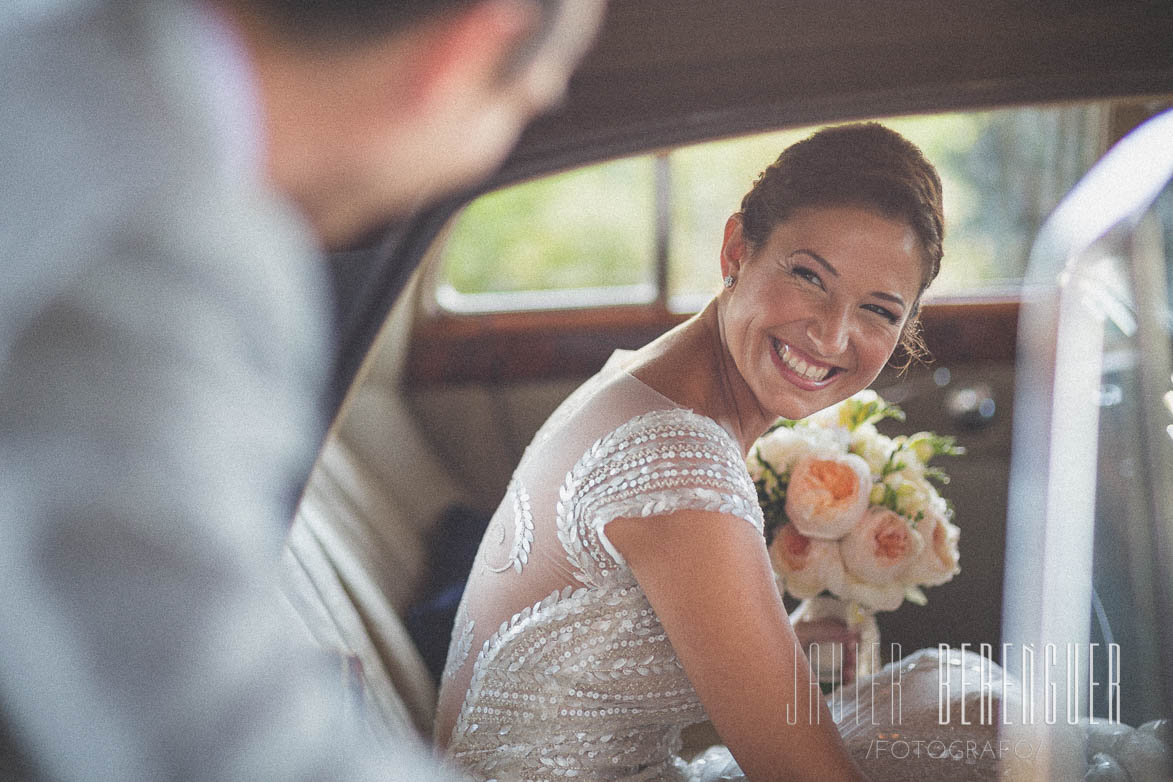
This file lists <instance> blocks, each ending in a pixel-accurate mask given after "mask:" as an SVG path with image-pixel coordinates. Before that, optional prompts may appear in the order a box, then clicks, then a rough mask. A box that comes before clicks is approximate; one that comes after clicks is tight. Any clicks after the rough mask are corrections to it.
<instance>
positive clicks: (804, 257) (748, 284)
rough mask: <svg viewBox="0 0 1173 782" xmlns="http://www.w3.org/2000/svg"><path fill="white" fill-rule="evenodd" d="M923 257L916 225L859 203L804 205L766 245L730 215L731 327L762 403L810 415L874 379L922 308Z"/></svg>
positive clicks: (731, 348)
mask: <svg viewBox="0 0 1173 782" xmlns="http://www.w3.org/2000/svg"><path fill="white" fill-rule="evenodd" d="M922 258H923V249H922V247H921V244H920V242H919V241H918V240H917V236H916V234H915V233H914V232H913V230H912V228H911V227H909V226H908V225H907V224H905V223H904V222H902V221H898V220H892V219H889V218H886V217H883V216H881V215H879V214H877V213H876V212H873V211H869V210H866V209H861V208H857V207H846V206H845V207H838V206H836V207H807V208H802V209H798V210H796V211H795V212H794V213H793V214H792V215H791V216H790V217H789V218H788V219H787V220H785V221H784V222H782V223H779V224H778V225H777V226H775V227H774V229H773V230H772V231H771V232H770V234H769V236H768V238H767V240H766V242H765V243H764V244H761V245H757V246H754V245H751V244H750V243H748V242H747V241H746V240H745V237H744V235H743V233H742V227H741V221H740V218H738V217H737V216H734V217H732V218H730V220H729V223H728V224H727V225H726V230H725V241H724V244H723V246H722V250H721V265H722V274H723V275H732V276H733V277H734V278H735V280H736V282H735V284H734V286H733V287H732V288H731V289H728V290H726V291H724V292H723V294H722V296H723V297H724V299H725V301H724V302H723V305H724V306H723V307H722V310H721V311H722V334H723V336H724V343H725V349H726V350H727V351H728V353H729V355H730V356H731V357H732V359H733V362H734V364H735V366H736V368H737V371H738V372H739V373H740V375H741V378H742V379H743V380H744V382H745V384H746V386H748V388H749V390H750V392H751V393H752V394H753V396H754V397H755V399H756V401H757V404H758V406H759V407H760V408H761V410H762V411H764V412H766V413H767V414H769V415H770V416H784V417H786V418H791V419H796V418H803V417H805V416H808V415H810V414H812V413H814V412H817V411H818V410H821V409H823V408H825V407H828V406H830V405H832V404H835V403H836V402H838V401H840V400H843V399H846V398H847V397H849V396H851V395H852V394H854V393H856V392H857V391H860V390H862V389H864V388H866V387H867V386H868V385H869V384H871V382H872V381H873V380H875V378H876V376H877V375H878V374H879V373H880V370H881V369H883V368H884V365H885V363H887V361H888V359H889V358H890V357H891V355H892V351H893V350H894V349H895V347H896V344H897V342H898V341H899V339H900V335H901V332H902V330H903V328H904V325H905V323H906V321H907V320H908V318H909V316H910V315H912V314H913V307H914V305H915V303H916V299H917V296H918V294H919V292H920V290H921V281H922V279H923V276H924V266H923V263H924V262H923V260H922Z"/></svg>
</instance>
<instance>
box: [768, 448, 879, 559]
mask: <svg viewBox="0 0 1173 782" xmlns="http://www.w3.org/2000/svg"><path fill="white" fill-rule="evenodd" d="M871 489H872V477H871V470H870V469H869V468H868V465H867V462H865V461H864V460H863V459H862V458H860V457H859V456H856V455H855V454H853V453H843V452H841V451H837V450H836V451H833V450H811V451H807V452H806V453H804V454H803V455H802V456H800V457H799V458H798V460H797V461H796V462H795V464H794V469H793V470H792V471H791V473H790V485H789V487H787V489H786V516H787V518H789V519H790V521H791V523H793V524H794V526H795V527H796V528H797V529H798V531H799V532H801V533H802V534H804V535H806V536H808V537H812V538H820V539H823V540H838V539H839V538H841V537H843V536H844V535H846V534H847V532H848V531H849V530H850V529H851V528H852V527H854V526H855V525H856V523H857V522H858V521H859V520H860V518H861V517H862V516H863V513H864V511H865V510H867V507H868V495H869V494H870V493H871Z"/></svg>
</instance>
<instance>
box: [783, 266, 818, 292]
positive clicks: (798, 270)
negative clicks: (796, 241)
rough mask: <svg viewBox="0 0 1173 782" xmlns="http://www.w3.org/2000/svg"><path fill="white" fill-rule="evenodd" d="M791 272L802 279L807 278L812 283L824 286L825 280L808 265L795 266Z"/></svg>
mask: <svg viewBox="0 0 1173 782" xmlns="http://www.w3.org/2000/svg"><path fill="white" fill-rule="evenodd" d="M790 273H791V274H793V275H794V276H795V277H797V278H799V279H800V280H806V281H807V282H809V283H811V284H812V285H818V286H819V287H820V288H822V287H823V280H822V279H821V278H820V277H819V275H818V274H816V273H815V271H814V270H813V269H810V268H808V267H806V266H795V267H794V268H792V269H791V270H790Z"/></svg>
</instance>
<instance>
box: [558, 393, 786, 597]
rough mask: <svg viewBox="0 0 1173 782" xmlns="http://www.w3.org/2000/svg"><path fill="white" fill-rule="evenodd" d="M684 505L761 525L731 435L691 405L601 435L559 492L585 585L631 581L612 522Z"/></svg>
mask: <svg viewBox="0 0 1173 782" xmlns="http://www.w3.org/2000/svg"><path fill="white" fill-rule="evenodd" d="M681 510H699V511H715V512H718V513H726V514H729V515H731V516H736V517H738V518H740V519H743V520H745V521H746V522H748V523H750V524H752V525H753V526H754V528H755V529H757V530H759V531H761V530H762V528H763V520H762V511H761V508H760V507H759V506H758V503H757V493H756V490H755V489H754V485H753V481H752V480H751V479H750V477H749V473H748V472H747V471H746V467H745V461H744V460H743V459H742V456H741V450H740V448H739V447H738V445H737V442H736V441H735V440H734V439H733V437H732V436H731V435H730V434H729V433H728V432H726V431H725V430H724V429H723V428H721V426H720V425H718V424H717V423H716V422H715V421H713V420H712V419H710V418H706V417H704V416H701V415H698V414H696V413H693V412H692V411H690V410H683V409H669V410H656V411H653V412H650V413H645V414H643V415H639V416H636V417H635V418H633V419H631V420H630V421H628V422H627V423H625V424H623V425H622V426H620V427H619V428H617V429H615V430H614V431H612V432H611V433H610V434H608V435H606V436H604V437H602V438H600V439H599V440H598V441H597V442H595V444H594V445H592V446H591V447H590V448H589V449H588V450H587V452H586V453H585V454H583V456H582V457H581V458H580V459H579V460H578V462H577V463H576V464H575V465H574V467H573V469H572V470H571V471H570V473H569V474H568V475H567V476H566V480H565V481H564V482H563V484H562V487H561V489H560V491H559V497H558V506H557V522H558V536H559V539H560V540H561V542H562V546H563V548H564V549H565V550H566V554H567V557H568V559H569V561H570V563H571V565H572V566H573V567H574V568H576V573H575V577H576V578H578V579H579V580H580V581H582V582H583V583H584V584H589V585H593V586H602V585H604V584H615V585H621V584H622V585H627V584H633V583H634V582H635V579H634V576H632V574H631V571H630V570H629V568H628V567H627V564H626V563H625V562H624V560H623V557H622V555H621V554H620V553H619V552H618V551H617V550H616V549H615V547H614V546H612V545H611V542H610V541H609V540H608V539H607V535H606V532H605V527H606V525H607V524H608V523H610V522H611V521H613V520H614V519H617V518H651V517H653V516H665V515H668V514H671V513H675V512H676V511H681Z"/></svg>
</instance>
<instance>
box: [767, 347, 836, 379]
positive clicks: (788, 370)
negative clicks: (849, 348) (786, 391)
mask: <svg viewBox="0 0 1173 782" xmlns="http://www.w3.org/2000/svg"><path fill="white" fill-rule="evenodd" d="M770 347H771V348H772V349H771V350H770V358H771V360H773V362H774V366H776V367H778V371H779V372H781V373H782V374H783V376H785V377H786V379H787V380H789V381H790V382H791V383H793V384H794V385H796V386H798V387H799V388H801V389H803V390H805V391H818V390H819V389H823V388H826V387H827V386H828V385H830V384H831V383H833V382H835V378H836V377H838V376H839V374H840V373H841V372H842V371H843V370H842V368H841V367H836V366H832V365H831V364H824V363H822V362H820V361H815V360H814V359H813V358H811V357H810V356H809V355H807V354H806V353H803V352H801V351H799V350H797V349H796V348H792V347H791V346H789V345H787V344H786V343H784V342H782V341H780V340H777V339H775V338H773V337H770ZM783 356H786V358H783ZM824 371H825V372H826V375H824V376H823V377H822V378H820V379H814V378H812V377H808V375H810V374H813V375H814V376H815V377H818V374H819V373H821V372H824ZM804 373H805V374H804Z"/></svg>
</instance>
